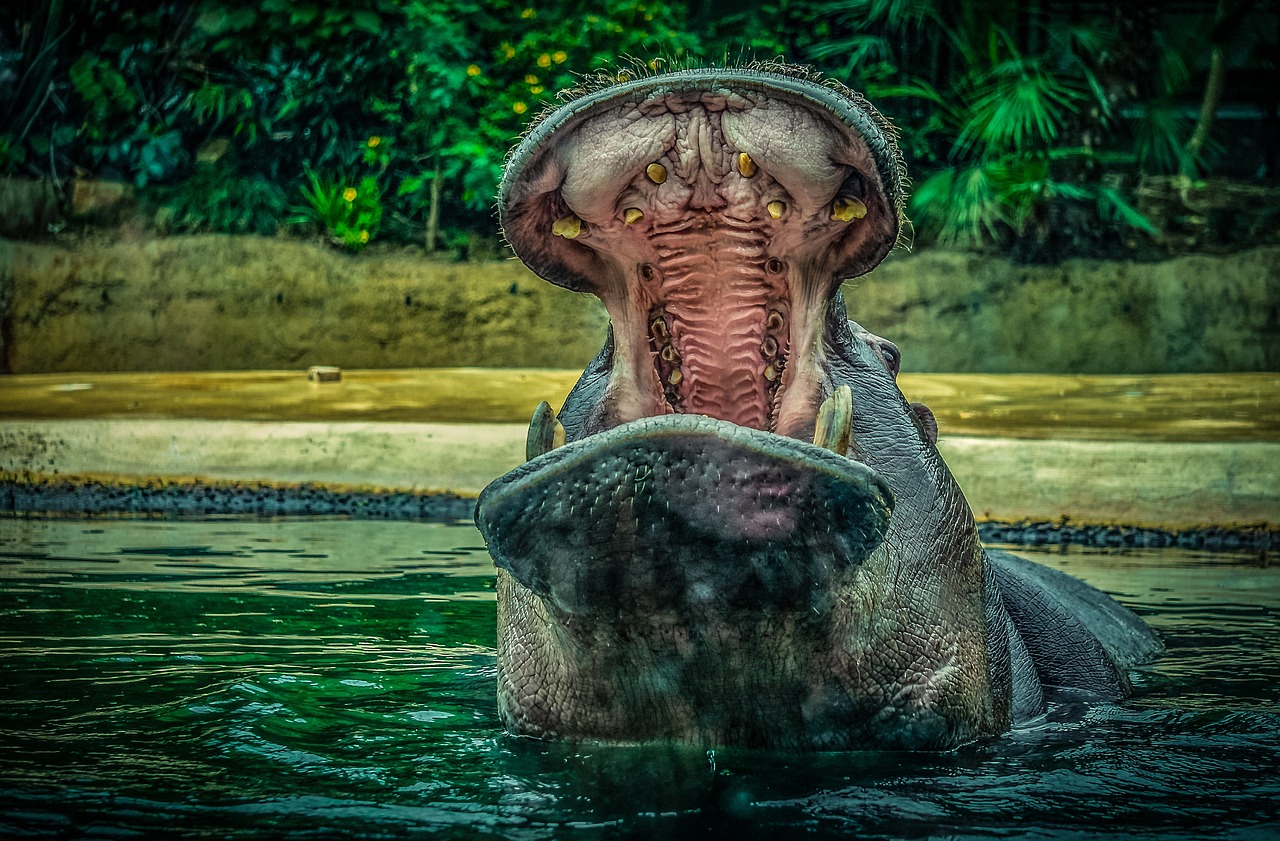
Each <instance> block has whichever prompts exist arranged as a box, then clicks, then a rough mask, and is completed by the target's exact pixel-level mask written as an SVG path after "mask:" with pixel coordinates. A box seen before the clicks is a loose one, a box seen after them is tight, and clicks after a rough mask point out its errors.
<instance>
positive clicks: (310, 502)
mask: <svg viewBox="0 0 1280 841" xmlns="http://www.w3.org/2000/svg"><path fill="white" fill-rule="evenodd" d="M475 505H476V501H475V499H474V498H470V497H463V496H457V495H455V494H448V493H415V492H409V491H380V490H346V489H335V488H332V487H326V486H323V485H308V484H304V485H296V486H281V485H268V484H254V483H239V482H230V483H225V484H224V483H214V484H207V483H202V482H155V483H141V484H124V483H114V482H100V481H76V482H72V481H67V480H39V481H36V482H21V481H14V480H12V479H3V480H0V515H3V514H8V515H24V514H57V515H72V516H101V515H133V516H153V517H166V516H202V515H205V516H215V515H228V514H241V515H248V516H259V517H287V516H299V515H310V516H346V517H355V518H362V519H386V520H437V521H454V520H470V519H471V518H472V516H473V515H474V513H475ZM978 535H979V537H980V538H981V539H982V541H983V542H984V543H1000V544H1006V545H1012V546H1024V547H1043V546H1061V547H1066V546H1093V547H1110V548H1124V547H1139V548H1163V547H1177V548H1182V549H1198V550H1204V551H1225V552H1230V551H1249V550H1253V551H1263V552H1266V551H1268V550H1271V549H1280V530H1277V529H1274V528H1271V527H1269V526H1268V525H1265V524H1260V525H1246V526H1209V527H1204V528H1191V529H1182V530H1176V531H1175V530H1167V529H1159V528H1144V527H1139V526H1125V525H1077V524H1072V523H1070V522H1067V521H1060V522H1048V521H1038V522H1016V523H1008V522H999V521H984V522H980V523H978Z"/></svg>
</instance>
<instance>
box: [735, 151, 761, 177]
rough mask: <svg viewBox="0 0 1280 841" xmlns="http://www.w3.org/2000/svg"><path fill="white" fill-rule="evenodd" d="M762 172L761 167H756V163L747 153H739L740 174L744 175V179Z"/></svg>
mask: <svg viewBox="0 0 1280 841" xmlns="http://www.w3.org/2000/svg"><path fill="white" fill-rule="evenodd" d="M759 171H760V167H758V166H756V162H755V161H753V160H751V156H750V155H748V154H747V153H746V152H739V153H738V172H741V173H742V177H743V178H750V177H751V176H753V175H755V174H756V173H757V172H759Z"/></svg>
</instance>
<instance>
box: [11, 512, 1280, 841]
mask: <svg viewBox="0 0 1280 841" xmlns="http://www.w3.org/2000/svg"><path fill="white" fill-rule="evenodd" d="M1023 554H1027V555H1029V556H1032V557H1035V558H1036V559H1037V560H1041V561H1043V562H1045V563H1048V564H1051V565H1053V566H1056V567H1058V568H1061V569H1064V570H1066V571H1068V572H1071V573H1073V574H1075V575H1078V576H1080V577H1082V578H1085V579H1086V580H1088V581H1090V582H1091V583H1093V584H1095V585H1097V586H1100V587H1102V588H1103V589H1105V590H1108V591H1109V592H1112V593H1114V594H1116V595H1117V596H1118V597H1119V598H1120V599H1121V600H1122V601H1123V602H1125V603H1126V604H1128V605H1130V606H1132V607H1133V608H1134V609H1135V610H1137V611H1138V612H1139V613H1141V614H1143V615H1144V616H1145V617H1146V618H1147V619H1148V620H1149V621H1150V622H1151V623H1152V624H1153V625H1154V626H1155V627H1156V628H1157V629H1158V630H1159V631H1160V633H1161V635H1162V637H1163V639H1164V641H1165V644H1166V646H1167V647H1168V653H1167V655H1166V656H1165V657H1164V658H1163V659H1162V660H1161V661H1160V662H1159V663H1157V664H1155V666H1154V667H1152V668H1151V669H1148V670H1144V671H1141V672H1138V673H1137V674H1135V676H1134V679H1135V684H1136V687H1137V693H1136V695H1135V697H1134V698H1132V699H1130V700H1129V701H1126V702H1125V703H1123V704H1089V703H1086V702H1085V701H1084V700H1082V699H1062V700H1060V701H1059V702H1057V703H1055V704H1054V706H1053V707H1052V709H1051V710H1050V712H1049V714H1048V715H1047V716H1046V717H1045V718H1044V719H1043V720H1041V721H1038V722H1036V723H1034V724H1033V725H1031V726H1028V727H1024V728H1021V729H1019V730H1017V731H1015V732H1014V733H1011V734H1009V735H1007V736H1005V737H1003V738H1000V739H995V740H992V741H990V742H987V743H984V744H981V745H976V746H971V747H969V748H965V749H963V750H960V751H956V752H953V753H948V754H940V755H939V754H916V755H912V754H893V753H878V752H866V753H840V754H823V755H818V756H788V755H781V754H772V753H761V752H753V751H732V750H720V751H716V752H714V753H708V752H706V751H704V750H699V749H694V748H675V747H612V746H602V745H594V744H591V745H565V744H547V743H541V742H536V741H531V740H524V739H514V738H510V737H507V736H504V735H502V734H501V732H500V725H499V722H498V720H497V715H496V712H495V709H494V699H493V692H494V653H493V647H494V602H493V578H492V568H491V565H490V562H489V559H488V556H487V555H486V554H485V553H484V551H483V548H482V545H481V542H480V538H479V535H478V534H477V533H476V531H475V529H474V528H472V527H471V526H470V525H443V524H430V523H411V522H368V521H346V520H315V519H311V520H303V519H288V520H274V521H273V520H251V519H250V520H243V519H242V520H235V519H222V520H210V521H182V520H169V521H156V520H106V519H100V520H85V521H77V520H62V519H38V518H30V519H12V518H10V519H0V687H2V688H3V692H2V693H0V711H2V714H0V757H3V759H0V837H6V838H7V837H11V836H18V837H48V838H79V837H110V838H119V837H136V836H146V837H155V836H157V835H175V834H180V835H183V836H186V837H193V838H228V837H229V838H249V837H255V838H256V837H296V838H315V837H328V836H331V835H349V836H351V837H362V838H401V837H423V836H432V837H460V838H499V837H500V838H527V839H540V838H553V837H554V838H564V837H567V838H612V837H626V836H632V835H634V836H637V837H640V836H643V837H655V838H665V837H711V836H721V835H722V836H725V837H762V838H764V837H807V838H814V837H856V838H936V837H951V838H1009V837H1017V838H1062V839H1066V838H1085V837H1089V838H1096V837H1116V838H1120V837H1124V838H1151V839H1156V838H1205V837H1214V838H1240V839H1245V838H1259V839H1261V838H1274V837H1276V835H1277V833H1280V805H1278V804H1280V569H1278V568H1276V567H1274V566H1267V565H1266V562H1265V559H1260V558H1258V557H1257V556H1255V555H1227V554H1196V553H1190V552H1185V551H1178V550H1171V549H1164V550H1158V551H1154V550H1127V551H1123V552H1114V551H1113V552H1111V553H1102V552H1099V551H1098V550H1094V551H1092V552H1089V551H1084V550H1080V549H1073V550H1071V551H1070V552H1067V553H1055V554H1039V553H1030V552H1024V553H1023Z"/></svg>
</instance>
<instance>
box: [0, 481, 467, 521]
mask: <svg viewBox="0 0 1280 841" xmlns="http://www.w3.org/2000/svg"><path fill="white" fill-rule="evenodd" d="M475 507H476V501H475V499H473V498H469V497H463V496H457V495H455V494H449V493H415V492H408V491H379V490H348V489H342V488H332V487H326V486H320V485H309V484H303V485H294V486H285V485H270V484H257V483H252V482H227V483H203V482H154V483H140V484H125V483H115V482H99V481H88V482H85V481H77V482H71V481H65V480H40V481H37V482H15V481H13V480H0V513H11V514H66V515H74V516H95V515H104V514H133V515H144V516H190V515H217V514H243V515H248V516H259V517H284V516H296V515H311V516H349V517H358V518H366V519H388V520H469V519H471V517H472V516H473V515H474V513H475Z"/></svg>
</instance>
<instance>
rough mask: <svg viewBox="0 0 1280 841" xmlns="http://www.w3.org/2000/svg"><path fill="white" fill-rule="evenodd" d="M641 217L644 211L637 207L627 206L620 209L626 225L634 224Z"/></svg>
mask: <svg viewBox="0 0 1280 841" xmlns="http://www.w3.org/2000/svg"><path fill="white" fill-rule="evenodd" d="M643 218H644V211H643V210H641V209H640V208H638V207H628V208H627V209H626V210H624V211H622V221H624V222H626V223H627V224H628V225H634V224H635V223H636V222H639V221H640V220H641V219H643Z"/></svg>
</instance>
